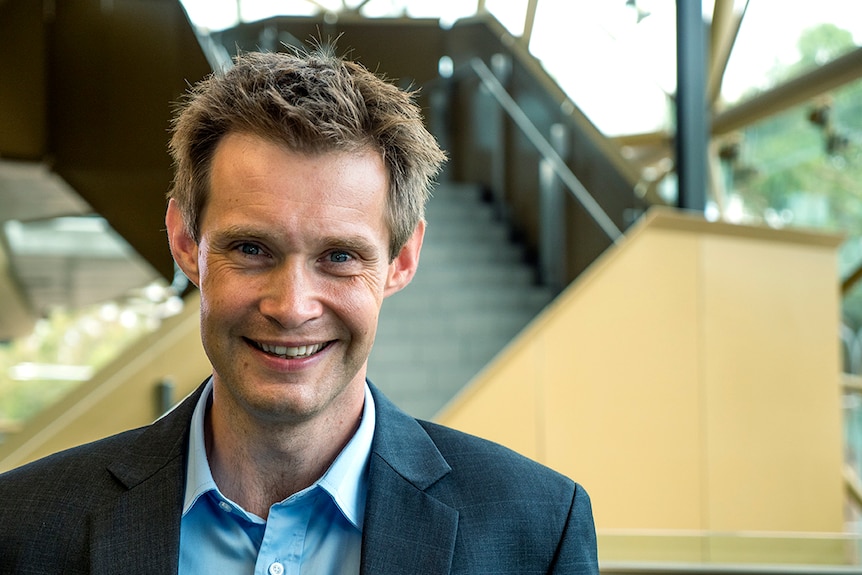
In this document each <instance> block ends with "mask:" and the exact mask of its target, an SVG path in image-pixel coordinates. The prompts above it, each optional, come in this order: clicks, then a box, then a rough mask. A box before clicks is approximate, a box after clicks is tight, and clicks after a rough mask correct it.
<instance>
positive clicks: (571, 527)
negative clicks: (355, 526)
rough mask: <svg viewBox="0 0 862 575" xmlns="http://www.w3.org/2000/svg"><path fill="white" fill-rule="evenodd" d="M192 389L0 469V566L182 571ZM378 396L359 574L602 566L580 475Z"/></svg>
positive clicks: (593, 569) (18, 570)
mask: <svg viewBox="0 0 862 575" xmlns="http://www.w3.org/2000/svg"><path fill="white" fill-rule="evenodd" d="M200 393H201V389H198V390H197V392H195V393H194V394H193V395H192V396H190V397H189V398H188V399H186V400H185V401H184V402H183V403H182V404H180V405H179V406H178V407H177V409H175V410H174V411H173V412H171V413H170V414H169V415H167V416H165V417H164V418H162V419H160V420H159V421H157V422H155V423H154V424H153V425H150V426H148V427H144V428H141V429H137V430H133V431H128V432H125V433H122V434H120V435H117V436H114V437H110V438H107V439H103V440H100V441H97V442H95V443H92V444H89V445H85V446H81V447H77V448H74V449H71V450H68V451H64V452H62V453H58V454H56V455H52V456H50V457H47V458H45V459H42V460H40V461H37V462H34V463H32V464H29V465H27V466H24V467H21V468H18V469H16V470H12V471H10V472H8V473H6V474H3V475H0V573H3V574H5V573H15V574H36V573H40V574H42V573H45V574H47V573H51V574H56V573H62V574H64V575H72V574H77V573H94V574H99V575H108V574H114V573H116V574H118V575H119V574H122V575H153V574H159V573H176V571H177V561H178V555H179V536H180V515H181V512H182V505H183V490H184V487H185V469H186V451H187V444H188V430H189V422H190V420H191V414H192V411H193V410H194V406H195V403H196V402H197V399H198V397H199V395H200ZM372 393H373V394H374V400H375V402H376V406H377V427H376V430H375V434H374V440H373V443H372V448H371V450H372V453H371V461H370V468H369V481H368V499H367V507H366V512H365V524H364V526H363V540H362V566H361V570H362V571H361V572H362V573H363V574H365V575H371V574H380V575H435V574H438V573H461V574H470V575H479V574H483V573H484V574H491V573H493V574H495V575H498V574H503V573H510V574H512V575H527V574H533V573H573V574H591V575H595V574H597V573H598V565H597V559H596V539H595V528H594V526H593V518H592V511H591V508H590V500H589V497H588V496H587V494H586V492H584V490H583V489H582V488H581V487H580V486H578V485H576V484H575V483H573V482H572V481H571V480H569V479H567V478H565V477H563V476H562V475H559V474H557V473H555V472H553V471H551V470H549V469H547V468H545V467H542V466H540V465H538V464H537V463H535V462H532V461H530V460H528V459H526V458H523V457H521V456H519V455H517V454H515V453H514V452H512V451H509V450H507V449H505V448H503V447H501V446H499V445H496V444H493V443H489V442H487V441H484V440H481V439H477V438H475V437H472V436H469V435H465V434H463V433H459V432H457V431H453V430H451V429H447V428H444V427H441V426H439V425H434V424H431V423H427V422H421V421H417V420H415V419H413V418H412V417H410V416H408V415H407V414H405V413H403V412H402V411H400V410H399V409H398V408H397V407H395V406H394V405H393V404H392V403H391V402H389V400H387V399H386V398H385V397H384V396H383V395H382V394H381V393H380V392H379V391H378V390H377V389H374V388H373V387H372Z"/></svg>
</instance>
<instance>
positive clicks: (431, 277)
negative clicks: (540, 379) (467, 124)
mask: <svg viewBox="0 0 862 575" xmlns="http://www.w3.org/2000/svg"><path fill="white" fill-rule="evenodd" d="M426 220H427V222H428V225H427V228H426V234H425V242H424V245H423V248H422V256H421V259H420V264H419V269H418V271H417V273H416V276H415V277H414V279H413V281H412V282H411V283H410V285H409V286H407V288H406V289H404V290H403V291H401V292H399V293H396V294H393V295H392V296H391V297H389V298H387V299H386V301H385V302H384V303H383V307H382V309H381V311H380V321H379V326H378V330H377V337H376V341H375V343H374V348H373V350H372V353H371V357H370V359H369V369H368V374H369V377H370V378H371V380H372V381H374V383H375V384H377V385H378V386H380V388H381V389H382V390H383V391H384V392H385V393H386V394H387V395H388V396H389V397H390V398H391V399H392V400H393V401H395V403H396V404H398V405H399V406H401V407H402V409H405V410H406V411H407V412H408V413H411V414H413V415H414V416H416V417H422V418H430V417H433V415H434V414H435V413H436V412H437V411H438V410H440V409H441V408H442V407H443V406H444V405H445V404H446V403H448V402H449V401H450V400H451V399H452V397H454V395H455V394H456V393H457V392H458V391H459V390H460V389H461V388H462V387H463V386H464V385H466V384H467V383H468V382H469V381H470V380H471V379H472V378H473V377H475V375H476V374H477V373H479V371H481V370H482V368H483V367H484V366H485V365H486V364H487V363H488V362H489V361H490V360H491V359H493V358H494V357H495V356H496V355H497V354H498V353H499V352H500V350H502V349H503V348H504V347H505V346H506V345H507V344H508V343H509V342H510V341H511V340H512V338H513V337H514V336H515V335H516V334H517V333H518V332H519V331H520V330H522V329H523V328H524V326H526V325H527V324H528V323H529V322H530V321H531V320H532V319H533V318H534V317H535V315H536V314H537V313H538V312H539V311H540V310H541V309H542V308H543V307H544V306H545V305H547V304H548V302H549V301H550V300H551V298H552V294H551V292H550V290H548V289H546V288H542V287H540V286H538V285H536V283H535V277H536V273H535V270H534V269H533V268H532V267H531V266H529V265H527V264H526V263H525V258H524V249H523V248H522V247H520V246H518V245H516V244H513V243H512V242H511V241H510V234H509V232H508V230H507V229H506V227H505V226H504V225H503V224H502V223H501V222H500V221H499V220H497V219H496V218H495V217H494V211H493V209H492V208H491V206H490V205H489V204H487V203H485V202H483V201H482V195H481V193H480V190H479V188H478V187H477V186H467V185H453V184H445V185H441V186H440V187H439V188H438V189H437V190H435V192H434V197H433V198H432V199H431V200H430V201H429V204H428V208H427V213H426Z"/></svg>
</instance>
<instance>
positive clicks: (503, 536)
mask: <svg viewBox="0 0 862 575" xmlns="http://www.w3.org/2000/svg"><path fill="white" fill-rule="evenodd" d="M171 152H172V154H173V157H174V160H175V163H176V170H177V171H176V177H175V181H174V186H173V188H172V190H171V192H170V194H169V196H170V199H169V204H168V208H167V215H166V224H167V231H168V238H169V241H170V246H171V250H172V253H173V255H174V259H175V260H176V262H177V264H178V265H179V266H180V267H181V268H182V270H183V271H184V272H185V274H186V275H187V276H188V277H189V278H190V279H191V281H192V282H193V283H194V284H195V285H197V286H198V287H199V289H200V294H201V336H202V340H203V344H204V349H205V350H206V353H207V355H208V357H209V359H210V362H211V363H212V368H213V372H212V377H210V378H208V379H207V381H206V382H205V383H204V384H203V385H202V386H201V388H199V389H198V390H197V391H196V392H195V393H194V394H193V395H192V396H190V397H189V398H187V399H186V400H185V401H184V402H182V403H181V404H180V405H179V406H178V407H177V408H176V409H175V410H173V411H172V412H171V413H169V414H168V415H166V416H165V417H163V418H162V419H160V420H159V421H157V422H155V423H154V424H153V425H151V426H149V427H146V428H143V429H138V430H134V431H130V432H126V433H123V434H120V435H118V436H115V437H112V438H108V439H104V440H102V441H99V442H96V443H94V444H91V445H86V446H83V447H79V448H75V449H72V450H69V451H67V452H63V453H60V454H57V455H54V456H51V457H48V458H46V459H44V460H42V461H38V462H35V463H33V464H31V465H28V466H25V467H23V468H20V469H18V470H13V471H11V472H9V473H8V474H6V475H4V476H0V500H2V502H3V505H2V511H0V573H47V572H51V573H63V574H71V573H99V574H108V573H123V574H124V575H129V574H136V573H140V574H143V573H147V574H149V573H174V572H179V573H180V574H181V575H188V574H196V573H231V574H232V573H259V574H264V573H268V574H269V575H282V574H283V573H297V574H300V573H301V574H307V573H314V574H339V575H340V574H349V573H354V574H355V573H363V574H372V573H377V574H385V575H398V574H404V575H406V574H410V575H416V574H429V575H430V574H437V573H463V574H478V573H511V574H513V575H514V574H517V575H523V574H527V573H585V574H595V573H597V572H598V569H597V560H596V542H595V530H594V526H593V519H592V513H591V509H590V503H589V498H588V496H587V495H586V493H585V492H584V491H583V489H582V488H581V487H580V486H577V485H576V484H575V483H573V482H572V481H571V480H569V479H567V478H565V477H563V476H561V475H559V474H557V473H555V472H553V471H551V470H549V469H547V468H544V467H542V466H540V465H538V464H536V463H534V462H531V461H529V460H527V459H525V458H523V457H520V456H518V455H516V454H514V453H513V452H511V451H508V450H506V449H504V448H502V447H500V446H497V445H494V444H491V443H488V442H485V441H483V440H480V439H477V438H474V437H470V436H467V435H464V434H461V433H458V432H456V431H453V430H450V429H446V428H443V427H440V426H437V425H434V424H431V423H427V422H419V421H417V420H415V419H413V418H411V417H409V416H408V415H406V414H404V413H403V412H401V411H399V410H398V409H397V408H396V407H395V406H394V405H392V404H391V403H390V402H389V401H388V400H387V399H386V398H385V397H384V396H383V395H382V394H381V393H380V392H379V391H378V390H377V389H375V388H374V387H373V386H372V385H371V384H370V383H368V382H367V380H366V365H367V360H368V356H369V353H370V351H371V346H372V343H373V341H374V335H375V330H376V326H377V317H378V312H379V311H380V307H381V305H382V302H383V300H384V299H385V298H386V297H387V296H389V295H391V294H393V293H395V292H397V291H398V290H400V289H402V288H403V287H405V286H406V285H407V284H408V283H409V282H410V280H411V278H412V277H413V275H414V273H415V272H416V268H417V265H418V261H419V253H420V250H421V247H422V238H423V234H424V230H425V224H424V221H423V210H424V204H425V201H426V198H427V196H428V190H429V187H430V185H431V181H432V179H433V177H434V175H435V174H436V172H437V171H438V169H439V166H440V164H441V163H442V161H443V159H444V156H443V153H442V152H441V151H440V150H439V148H438V147H437V145H436V143H435V142H434V139H433V138H432V137H431V136H430V134H428V133H427V132H426V130H425V129H424V127H423V125H422V121H421V117H420V114H419V111H418V109H417V107H416V106H415V105H414V104H413V103H412V101H411V99H410V95H409V94H407V93H405V92H402V91H400V90H398V89H396V88H395V87H393V86H392V85H390V84H388V83H386V82H384V81H383V80H381V79H379V78H378V77H376V76H375V75H373V74H371V73H370V72H368V71H367V70H365V69H364V68H362V67H361V66H359V65H358V64H355V63H352V62H349V61H344V60H342V59H339V58H336V57H334V56H332V55H330V54H328V53H326V52H324V51H319V52H316V53H313V54H303V55H287V54H246V55H243V56H241V57H239V58H238V59H237V61H236V63H235V66H234V67H233V68H232V69H231V70H230V71H229V72H227V73H226V74H224V75H214V76H212V77H211V78H209V79H207V80H205V81H204V82H202V83H201V84H199V85H198V86H197V87H196V88H195V89H194V90H193V91H192V93H191V94H190V96H189V98H188V99H187V101H186V102H185V103H184V106H183V107H182V109H181V110H180V112H179V114H178V116H177V118H176V121H175V124H174V132H173V137H172V140H171Z"/></svg>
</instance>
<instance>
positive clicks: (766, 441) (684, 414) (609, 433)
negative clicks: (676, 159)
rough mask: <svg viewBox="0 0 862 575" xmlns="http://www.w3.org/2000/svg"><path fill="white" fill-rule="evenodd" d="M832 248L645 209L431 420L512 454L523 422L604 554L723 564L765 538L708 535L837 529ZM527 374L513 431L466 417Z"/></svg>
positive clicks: (510, 424) (811, 237) (815, 240)
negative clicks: (583, 506)
mask: <svg viewBox="0 0 862 575" xmlns="http://www.w3.org/2000/svg"><path fill="white" fill-rule="evenodd" d="M838 243H839V240H838V238H834V237H829V236H822V235H817V234H807V233H804V232H788V231H779V230H771V229H766V228H751V227H745V226H735V225H729V224H720V223H707V222H704V221H703V220H702V219H700V218H697V217H691V216H686V215H680V214H678V213H667V212H651V214H650V215H648V217H647V218H645V220H644V221H642V222H641V223H640V224H639V225H638V226H637V228H636V229H635V230H633V231H632V232H630V233H629V234H628V235H627V237H626V239H625V241H624V242H623V243H622V244H621V245H620V246H618V247H617V248H615V249H614V250H612V251H610V252H609V253H607V254H605V256H603V257H602V258H601V260H599V261H598V262H597V263H596V264H594V265H593V267H592V268H591V269H589V270H588V271H587V272H586V273H585V274H584V275H582V276H581V277H580V278H579V279H578V281H576V282H575V283H574V284H573V285H572V286H571V287H570V288H569V289H568V290H567V291H566V292H565V293H564V294H563V295H562V296H560V297H559V298H558V299H557V301H556V302H555V303H554V304H553V305H552V306H550V307H549V308H548V309H547V310H546V311H545V313H544V314H543V315H542V316H541V317H540V318H538V319H537V320H536V321H535V322H533V324H532V325H531V326H530V327H529V328H528V329H527V330H525V332H524V333H522V334H521V335H520V336H519V338H518V339H516V340H515V341H514V342H513V343H512V345H511V346H510V348H509V350H507V352H506V353H504V354H502V355H501V356H500V357H498V358H497V360H495V363H494V364H492V366H491V367H490V368H489V369H487V370H486V371H485V372H484V373H483V374H480V376H479V377H478V378H477V379H476V380H475V382H474V383H473V384H472V386H471V388H470V389H469V390H468V391H467V392H465V393H464V394H462V396H460V397H459V398H457V399H456V401H455V402H453V404H452V405H450V406H449V409H448V410H444V411H443V412H442V413H441V414H440V415H439V417H438V420H439V421H442V422H443V423H448V424H451V425H454V426H455V427H460V428H462V429H466V430H468V431H473V432H475V433H478V434H479V435H483V436H485V437H489V438H490V439H493V440H496V441H499V442H501V443H504V444H507V445H514V444H518V445H521V446H523V444H524V443H523V442H525V441H526V439H525V436H524V435H523V434H524V429H525V428H528V429H529V431H528V432H527V433H528V434H532V433H533V431H532V429H533V427H534V426H535V425H536V423H538V425H539V428H540V430H542V431H541V432H540V433H539V435H538V436H537V438H536V441H537V445H538V446H540V448H537V451H536V452H537V453H539V454H540V457H539V459H540V460H541V461H542V462H544V463H546V464H548V465H550V466H551V467H554V468H556V469H559V470H560V471H563V472H564V473H566V474H568V475H570V476H572V477H574V478H576V479H577V480H578V481H579V482H581V483H582V484H583V485H584V486H585V487H586V488H587V489H588V491H589V492H590V493H591V495H592V498H593V506H594V512H595V517H596V524H597V527H598V529H599V531H600V535H601V537H602V540H603V541H606V542H607V541H610V542H611V543H609V547H608V548H609V549H616V551H614V553H615V554H616V555H617V556H619V557H623V556H625V557H628V556H630V554H631V553H634V554H635V555H637V556H643V557H645V555H644V554H643V553H641V552H640V551H638V548H639V546H641V544H640V543H631V542H630V541H628V539H631V538H634V539H635V540H637V541H641V542H643V541H646V540H647V539H652V538H655V537H662V541H663V543H662V545H660V547H661V548H662V549H663V551H662V553H666V552H667V553H671V555H673V556H675V557H677V556H678V554H680V553H681V554H682V555H681V556H686V557H688V556H690V554H691V553H693V552H695V551H696V548H697V547H698V546H699V548H700V550H701V553H702V557H701V558H702V559H703V560H721V561H733V560H734V558H737V559H740V558H743V557H747V558H750V557H752V555H751V554H752V553H757V552H760V551H764V552H766V551H769V549H767V548H768V547H769V545H768V544H767V543H763V545H761V544H760V542H762V541H765V540H764V539H762V538H760V539H756V540H751V541H749V539H747V538H739V537H736V536H734V537H730V538H729V540H728V541H727V542H724V541H723V540H722V541H718V540H716V537H715V534H717V533H740V532H759V533H764V532H772V533H795V532H806V533H812V532H821V533H824V532H825V533H835V532H840V531H842V529H843V522H842V517H841V516H842V507H843V487H842V429H841V412H840V396H839V387H838V381H837V378H838V375H839V372H840V362H839V359H840V354H839V345H838V325H839V323H838V320H839V313H840V312H839V310H840V305H839V304H840V301H839V297H838V285H837V269H836V259H837V258H836V257H835V250H836V247H837V245H838ZM528 348H529V349H530V352H529V353H526V352H525V350H526V349H528ZM513 358H517V360H514V359H513ZM510 366H517V367H516V368H515V369H513V370H512V371H511V372H510V371H509V369H510ZM530 373H532V374H533V381H534V382H535V383H534V385H541V387H540V389H539V391H538V396H537V397H538V398H539V399H540V402H543V403H540V405H539V407H538V409H537V410H533V409H532V405H531V408H530V413H529V414H528V422H529V423H528V425H527V426H520V425H515V424H514V422H517V421H518V419H517V418H513V416H512V414H511V413H510V412H509V411H506V423H505V425H502V424H497V425H495V424H494V423H493V422H489V421H482V423H481V425H477V424H476V423H475V422H473V421H471V417H472V414H477V413H481V414H482V417H484V418H487V417H493V410H489V409H487V408H486V407H483V406H481V405H474V403H476V402H482V401H489V402H491V405H497V404H500V403H494V402H501V401H502V400H500V399H497V398H498V393H499V394H501V395H502V396H509V395H511V394H512V393H513V389H515V381H517V382H519V383H520V384H521V385H523V382H524V381H525V379H527V378H529V377H530ZM513 374H517V375H513ZM510 378H514V379H510ZM517 389H518V392H519V393H522V394H523V393H524V389H523V387H520V388H517ZM518 401H526V400H525V399H524V396H520V398H519V399H518ZM543 405H544V407H543ZM535 413H538V417H539V420H538V422H534V421H533V417H534V414H535ZM453 414H457V415H458V417H457V418H455V417H452V415H453ZM517 442H522V443H517ZM521 450H522V451H523V447H521ZM685 533H688V534H690V536H689V537H688V538H686V537H675V536H673V534H685ZM692 537H693V538H694V540H695V541H698V542H699V543H697V544H696V545H694V546H692V545H690V544H687V543H686V542H687V541H688V542H690V541H691V538H692ZM627 538H628V539H627ZM675 542H676V543H675ZM677 543H678V545H677ZM779 547H780V546H779ZM797 547H798V546H797ZM815 547H816V545H815ZM827 547H828V545H827ZM794 548H796V547H794ZM806 549H807V548H806ZM799 550H800V552H801V551H803V550H802V548H801V547H799ZM809 551H810V550H805V553H808V552H809ZM814 552H817V553H819V551H816V550H815V551H814ZM831 554H832V552H830V555H831Z"/></svg>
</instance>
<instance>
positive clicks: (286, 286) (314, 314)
mask: <svg viewBox="0 0 862 575" xmlns="http://www.w3.org/2000/svg"><path fill="white" fill-rule="evenodd" d="M263 281H265V282H266V285H265V286H264V288H263V294H264V295H263V297H262V298H261V300H260V311H261V313H262V314H263V315H264V316H265V317H267V318H269V319H270V320H272V321H274V322H276V323H277V324H278V325H280V326H281V327H283V328H285V329H292V328H296V327H299V326H301V325H303V324H304V323H306V322H308V321H311V320H314V319H315V318H318V317H320V316H321V315H322V313H323V304H322V302H321V299H320V291H319V289H318V285H317V283H318V282H317V281H316V278H315V274H314V270H312V269H308V268H307V267H306V266H305V265H304V263H303V262H301V261H293V260H288V261H286V262H284V263H283V264H282V265H280V266H278V267H277V268H275V269H274V270H273V272H272V273H270V274H267V277H266V278H264V279H263Z"/></svg>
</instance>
